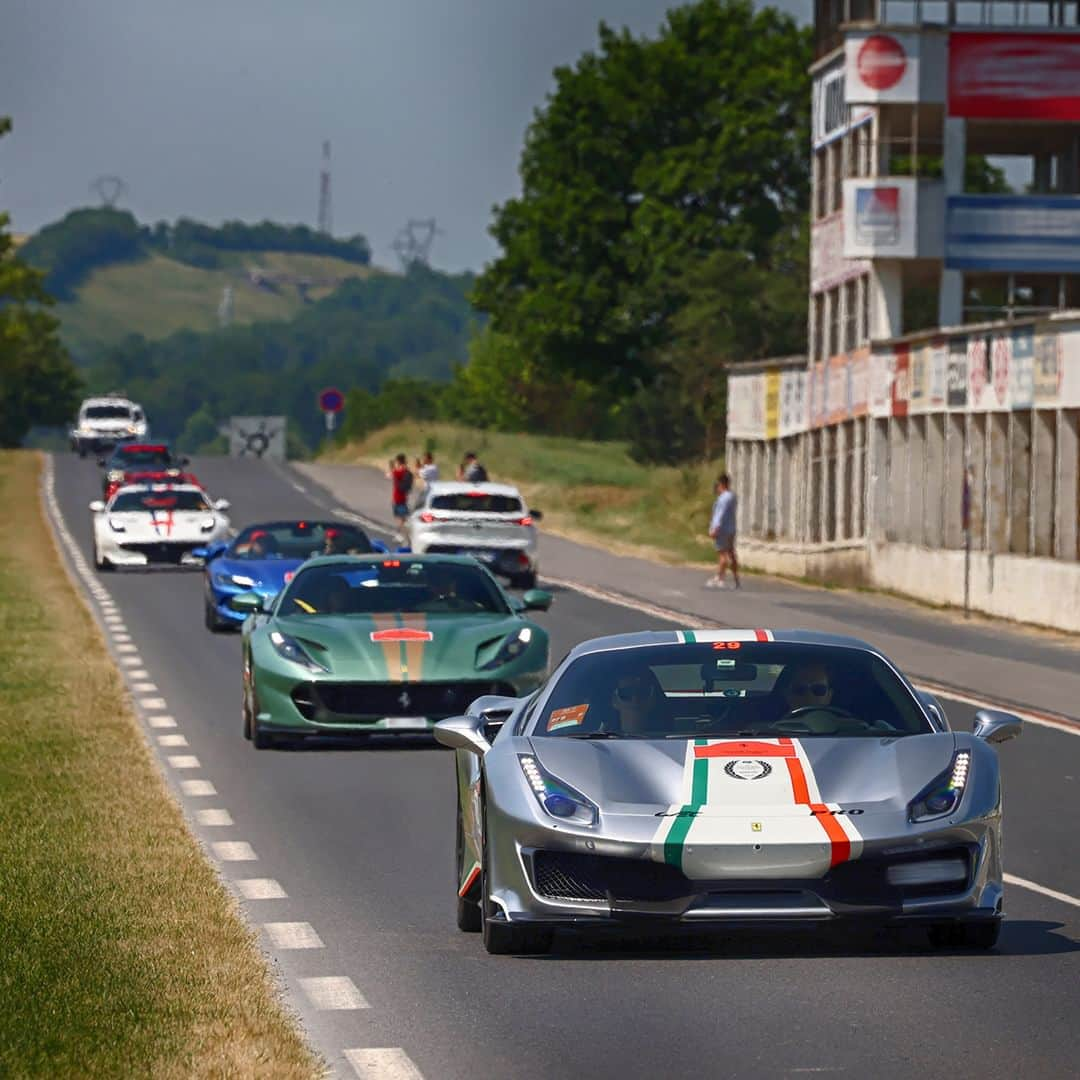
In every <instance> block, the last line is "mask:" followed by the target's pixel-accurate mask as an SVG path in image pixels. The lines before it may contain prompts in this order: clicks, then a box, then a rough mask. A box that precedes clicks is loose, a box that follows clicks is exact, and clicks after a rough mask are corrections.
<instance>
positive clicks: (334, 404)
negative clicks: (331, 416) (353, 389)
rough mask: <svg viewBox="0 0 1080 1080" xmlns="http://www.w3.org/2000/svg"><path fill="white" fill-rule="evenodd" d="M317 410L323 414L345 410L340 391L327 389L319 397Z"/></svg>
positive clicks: (343, 399)
mask: <svg viewBox="0 0 1080 1080" xmlns="http://www.w3.org/2000/svg"><path fill="white" fill-rule="evenodd" d="M319 408H320V409H322V411H323V412H331V413H334V412H341V410H342V409H344V408H345V395H344V394H343V393H342V392H341V391H340V390H334V389H332V388H331V389H328V390H324V391H323V392H322V393H321V394H320V395H319Z"/></svg>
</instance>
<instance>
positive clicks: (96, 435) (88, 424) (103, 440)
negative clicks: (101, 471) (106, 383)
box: [69, 394, 149, 457]
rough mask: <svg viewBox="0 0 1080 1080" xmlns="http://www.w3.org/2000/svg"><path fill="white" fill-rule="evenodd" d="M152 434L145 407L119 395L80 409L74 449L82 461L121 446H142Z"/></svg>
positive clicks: (89, 402) (98, 399)
mask: <svg viewBox="0 0 1080 1080" xmlns="http://www.w3.org/2000/svg"><path fill="white" fill-rule="evenodd" d="M148 434H149V425H148V423H147V421H146V413H144V412H143V408H142V406H141V405H138V404H136V402H134V401H129V400H128V399H127V398H126V397H120V396H119V395H115V394H114V395H108V396H106V397H94V398H87V399H86V400H85V401H84V402H83V403H82V405H80V406H79V416H78V419H77V420H76V421H75V426H74V427H73V428H72V429H71V432H70V434H69V439H70V442H71V449H72V450H74V451H75V452H76V453H77V454H78V455H79V457H86V455H87V454H89V453H94V454H96V453H97V452H98V451H99V450H111V449H112V448H113V447H114V446H118V445H119V444H120V443H129V442H138V441H139V440H140V439H145V438H146V437H147V435H148Z"/></svg>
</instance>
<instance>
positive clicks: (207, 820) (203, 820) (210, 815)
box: [195, 810, 233, 829]
mask: <svg viewBox="0 0 1080 1080" xmlns="http://www.w3.org/2000/svg"><path fill="white" fill-rule="evenodd" d="M195 820H196V821H197V822H198V823H199V824H200V825H206V826H207V827H208V828H217V829H223V828H226V827H227V826H229V825H232V824H233V819H232V814H230V813H229V811H228V810H196V811H195Z"/></svg>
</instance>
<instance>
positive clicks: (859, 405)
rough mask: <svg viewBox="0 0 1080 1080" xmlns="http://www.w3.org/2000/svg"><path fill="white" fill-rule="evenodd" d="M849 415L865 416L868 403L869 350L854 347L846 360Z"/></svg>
mask: <svg viewBox="0 0 1080 1080" xmlns="http://www.w3.org/2000/svg"><path fill="white" fill-rule="evenodd" d="M848 366H849V370H850V374H849V376H848V393H849V409H848V414H849V415H850V416H865V415H866V413H867V410H868V408H869V405H870V350H869V349H867V348H865V347H864V348H862V349H856V350H855V352H853V353H852V354H851V357H850V359H849V360H848Z"/></svg>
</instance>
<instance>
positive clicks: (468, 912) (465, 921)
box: [454, 806, 481, 934]
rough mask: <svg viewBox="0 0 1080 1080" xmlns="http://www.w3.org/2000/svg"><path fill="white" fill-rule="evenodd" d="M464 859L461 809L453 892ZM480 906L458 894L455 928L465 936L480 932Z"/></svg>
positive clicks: (459, 877)
mask: <svg viewBox="0 0 1080 1080" xmlns="http://www.w3.org/2000/svg"><path fill="white" fill-rule="evenodd" d="M464 857H465V830H464V828H463V827H462V824H461V807H460V806H458V812H457V860H456V862H457V879H456V881H455V883H454V888H455V891H456V890H457V889H459V888H460V887H461V871H462V869H463V865H462V863H463V860H464ZM480 922H481V919H480V904H479V903H478V902H477V901H475V900H468V899H466V898H465V897H464V896H462V895H461V894H460V893H459V894H458V898H457V928H458V929H459V930H461V931H462V932H463V933H466V934H475V933H478V932H479V930H480Z"/></svg>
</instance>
